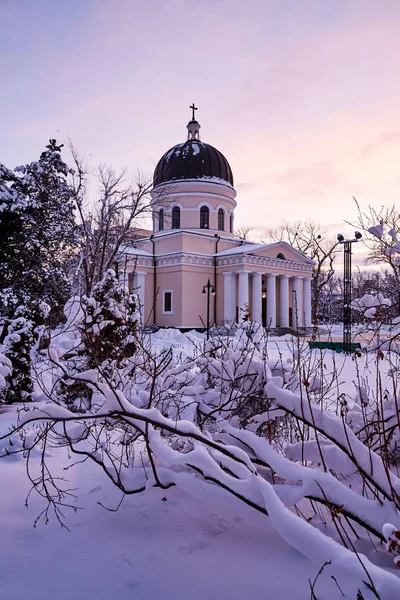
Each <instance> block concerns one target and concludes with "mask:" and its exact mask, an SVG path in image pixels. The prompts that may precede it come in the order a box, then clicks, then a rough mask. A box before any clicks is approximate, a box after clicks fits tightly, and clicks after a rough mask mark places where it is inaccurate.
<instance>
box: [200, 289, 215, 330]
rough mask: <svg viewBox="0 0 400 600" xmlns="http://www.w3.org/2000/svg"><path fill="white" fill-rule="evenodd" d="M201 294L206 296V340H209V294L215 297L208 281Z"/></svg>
mask: <svg viewBox="0 0 400 600" xmlns="http://www.w3.org/2000/svg"><path fill="white" fill-rule="evenodd" d="M202 294H207V340H208V339H210V294H212V295H213V296H215V288H214V286H213V284H212V283H211V281H210V280H208V281H207V283H206V285H205V286H204V287H203V291H202Z"/></svg>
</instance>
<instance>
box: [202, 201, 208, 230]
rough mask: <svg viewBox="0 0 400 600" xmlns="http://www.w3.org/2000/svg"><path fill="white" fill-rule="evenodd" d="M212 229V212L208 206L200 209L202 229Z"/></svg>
mask: <svg viewBox="0 0 400 600" xmlns="http://www.w3.org/2000/svg"><path fill="white" fill-rule="evenodd" d="M209 228H210V211H209V209H208V207H207V206H202V207H201V208H200V229H209Z"/></svg>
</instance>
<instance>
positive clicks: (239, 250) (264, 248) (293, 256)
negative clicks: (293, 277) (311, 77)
mask: <svg viewBox="0 0 400 600" xmlns="http://www.w3.org/2000/svg"><path fill="white" fill-rule="evenodd" d="M235 255H236V256H238V255H252V256H259V257H265V258H282V256H283V259H282V260H290V261H295V262H297V263H305V264H307V265H310V264H311V265H312V264H314V261H313V260H312V259H311V258H309V257H308V256H306V255H305V254H303V253H302V252H300V251H299V250H296V248H293V247H292V246H291V245H290V244H288V243H287V242H273V243H271V244H251V243H248V244H246V243H244V244H243V245H242V246H237V247H236V248H232V249H230V250H225V251H224V252H219V253H218V256H219V257H222V256H235ZM279 255H282V256H279Z"/></svg>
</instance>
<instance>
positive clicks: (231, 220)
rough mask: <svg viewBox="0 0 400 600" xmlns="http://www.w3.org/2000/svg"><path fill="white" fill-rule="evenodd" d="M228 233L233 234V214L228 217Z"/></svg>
mask: <svg viewBox="0 0 400 600" xmlns="http://www.w3.org/2000/svg"><path fill="white" fill-rule="evenodd" d="M229 231H230V232H231V233H233V214H230V215H229Z"/></svg>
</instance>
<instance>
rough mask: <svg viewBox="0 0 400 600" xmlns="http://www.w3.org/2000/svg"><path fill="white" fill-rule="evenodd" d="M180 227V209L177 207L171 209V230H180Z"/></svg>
mask: <svg viewBox="0 0 400 600" xmlns="http://www.w3.org/2000/svg"><path fill="white" fill-rule="evenodd" d="M180 227H181V209H180V208H179V206H174V208H173V209H172V229H180Z"/></svg>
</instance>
